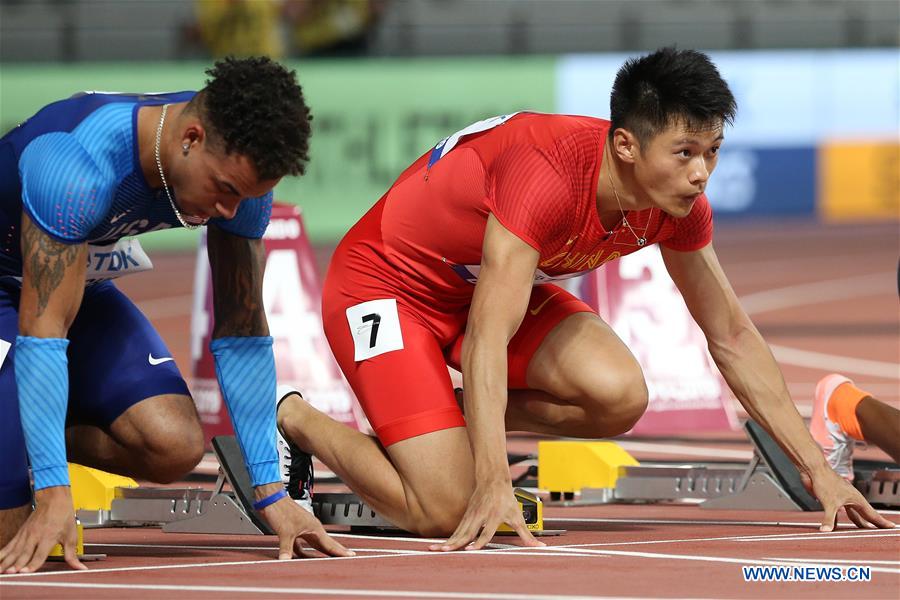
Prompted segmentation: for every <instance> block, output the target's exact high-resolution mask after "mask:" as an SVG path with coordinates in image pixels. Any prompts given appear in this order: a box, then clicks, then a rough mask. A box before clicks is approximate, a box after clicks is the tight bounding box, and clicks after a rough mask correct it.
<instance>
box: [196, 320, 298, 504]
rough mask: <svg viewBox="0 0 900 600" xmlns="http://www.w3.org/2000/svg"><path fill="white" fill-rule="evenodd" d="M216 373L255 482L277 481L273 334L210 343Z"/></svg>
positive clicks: (278, 477) (226, 338)
mask: <svg viewBox="0 0 900 600" xmlns="http://www.w3.org/2000/svg"><path fill="white" fill-rule="evenodd" d="M209 348H210V350H211V351H212V353H213V356H214V357H215V359H216V376H217V377H218V379H219V387H220V388H221V389H222V395H223V396H224V397H225V405H226V406H227V407H228V414H229V416H230V417H231V423H232V425H234V431H235V433H236V434H237V439H238V444H239V445H240V447H241V453H242V454H243V455H244V462H246V463H247V470H248V471H250V480H251V482H252V484H253V485H254V486H257V485H264V484H266V483H273V482H276V481H280V480H281V477H280V476H279V474H278V454H277V451H276V449H275V355H274V354H273V353H272V338H271V337H269V336H266V337H224V338H219V339H216V340H213V341H212V342H211V343H210V345H209Z"/></svg>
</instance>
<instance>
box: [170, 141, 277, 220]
mask: <svg viewBox="0 0 900 600" xmlns="http://www.w3.org/2000/svg"><path fill="white" fill-rule="evenodd" d="M184 144H187V145H188V149H187V152H185V151H184ZM180 150H181V152H179V153H178V157H177V159H176V160H175V161H174V162H173V164H172V169H171V171H172V174H171V176H170V179H171V181H170V182H169V183H170V184H171V185H172V188H173V189H174V191H175V202H176V203H177V204H178V209H179V210H180V211H181V212H182V213H183V214H186V215H191V216H195V217H203V218H215V217H224V218H226V219H230V218H232V217H234V215H235V214H237V210H238V207H239V206H240V203H241V201H242V200H243V199H245V198H256V197H258V196H262V195H263V194H266V193H267V192H268V191H269V190H271V189H272V188H273V187H275V184H277V183H278V180H277V179H269V180H260V179H259V178H258V177H257V174H256V167H255V166H254V165H253V162H252V161H251V160H250V159H248V158H247V157H246V156H243V155H241V154H237V153H232V154H225V152H224V150H223V149H221V148H219V147H217V145H216V144H210V143H209V138H208V137H204V138H202V139H201V140H199V141H198V140H193V141H189V140H184V141H183V142H182V146H181V148H180Z"/></svg>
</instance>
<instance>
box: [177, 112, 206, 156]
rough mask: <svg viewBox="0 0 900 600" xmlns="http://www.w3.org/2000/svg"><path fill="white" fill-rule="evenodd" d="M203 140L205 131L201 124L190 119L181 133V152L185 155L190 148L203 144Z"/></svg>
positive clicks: (196, 120) (197, 120)
mask: <svg viewBox="0 0 900 600" xmlns="http://www.w3.org/2000/svg"><path fill="white" fill-rule="evenodd" d="M205 139H206V129H204V127H203V123H201V122H200V120H199V119H191V120H190V121H188V123H187V124H185V126H184V131H182V132H181V150H182V151H183V152H184V154H185V155H187V153H188V152H190V150H191V148H194V147H195V146H197V145H198V144H203V142H204V140H205Z"/></svg>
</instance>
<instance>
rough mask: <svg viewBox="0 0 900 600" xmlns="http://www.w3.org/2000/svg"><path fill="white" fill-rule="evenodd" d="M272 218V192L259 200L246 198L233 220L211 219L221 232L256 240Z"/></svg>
mask: <svg viewBox="0 0 900 600" xmlns="http://www.w3.org/2000/svg"><path fill="white" fill-rule="evenodd" d="M271 216H272V192H269V193H268V194H266V195H265V196H260V197H259V198H246V199H245V200H244V201H243V202H241V205H240V206H239V207H238V212H237V214H236V215H234V218H233V219H212V220H211V221H210V222H211V223H215V224H216V226H218V227H219V229H221V230H222V231H227V232H228V233H232V234H234V235H239V236H241V237H245V238H251V239H254V240H258V239H259V238H261V237H262V236H263V234H264V233H265V232H266V227H268V226H269V218H270V217H271Z"/></svg>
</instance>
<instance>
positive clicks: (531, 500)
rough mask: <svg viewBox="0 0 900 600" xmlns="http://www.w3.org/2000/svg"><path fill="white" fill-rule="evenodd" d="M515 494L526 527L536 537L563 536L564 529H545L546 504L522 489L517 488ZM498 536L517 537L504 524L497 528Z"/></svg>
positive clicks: (510, 528)
mask: <svg viewBox="0 0 900 600" xmlns="http://www.w3.org/2000/svg"><path fill="white" fill-rule="evenodd" d="M513 493H514V494H515V495H516V500H517V501H518V502H519V508H521V509H522V516H523V517H524V518H525V527H527V528H528V531H530V532H531V534H532V535H533V536H535V537H541V536H548V535H562V534H564V533H565V530H564V529H544V503H543V502H541V499H540V498H538V497H537V496H535V495H534V494H532V493H531V492H528V491H526V490H523V489H521V488H515V489H514V490H513ZM497 535H516V532H515V530H514V529H513V528H512V527H510V526H509V525H507V524H506V523H503V524H502V525H500V527H498V528H497Z"/></svg>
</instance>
